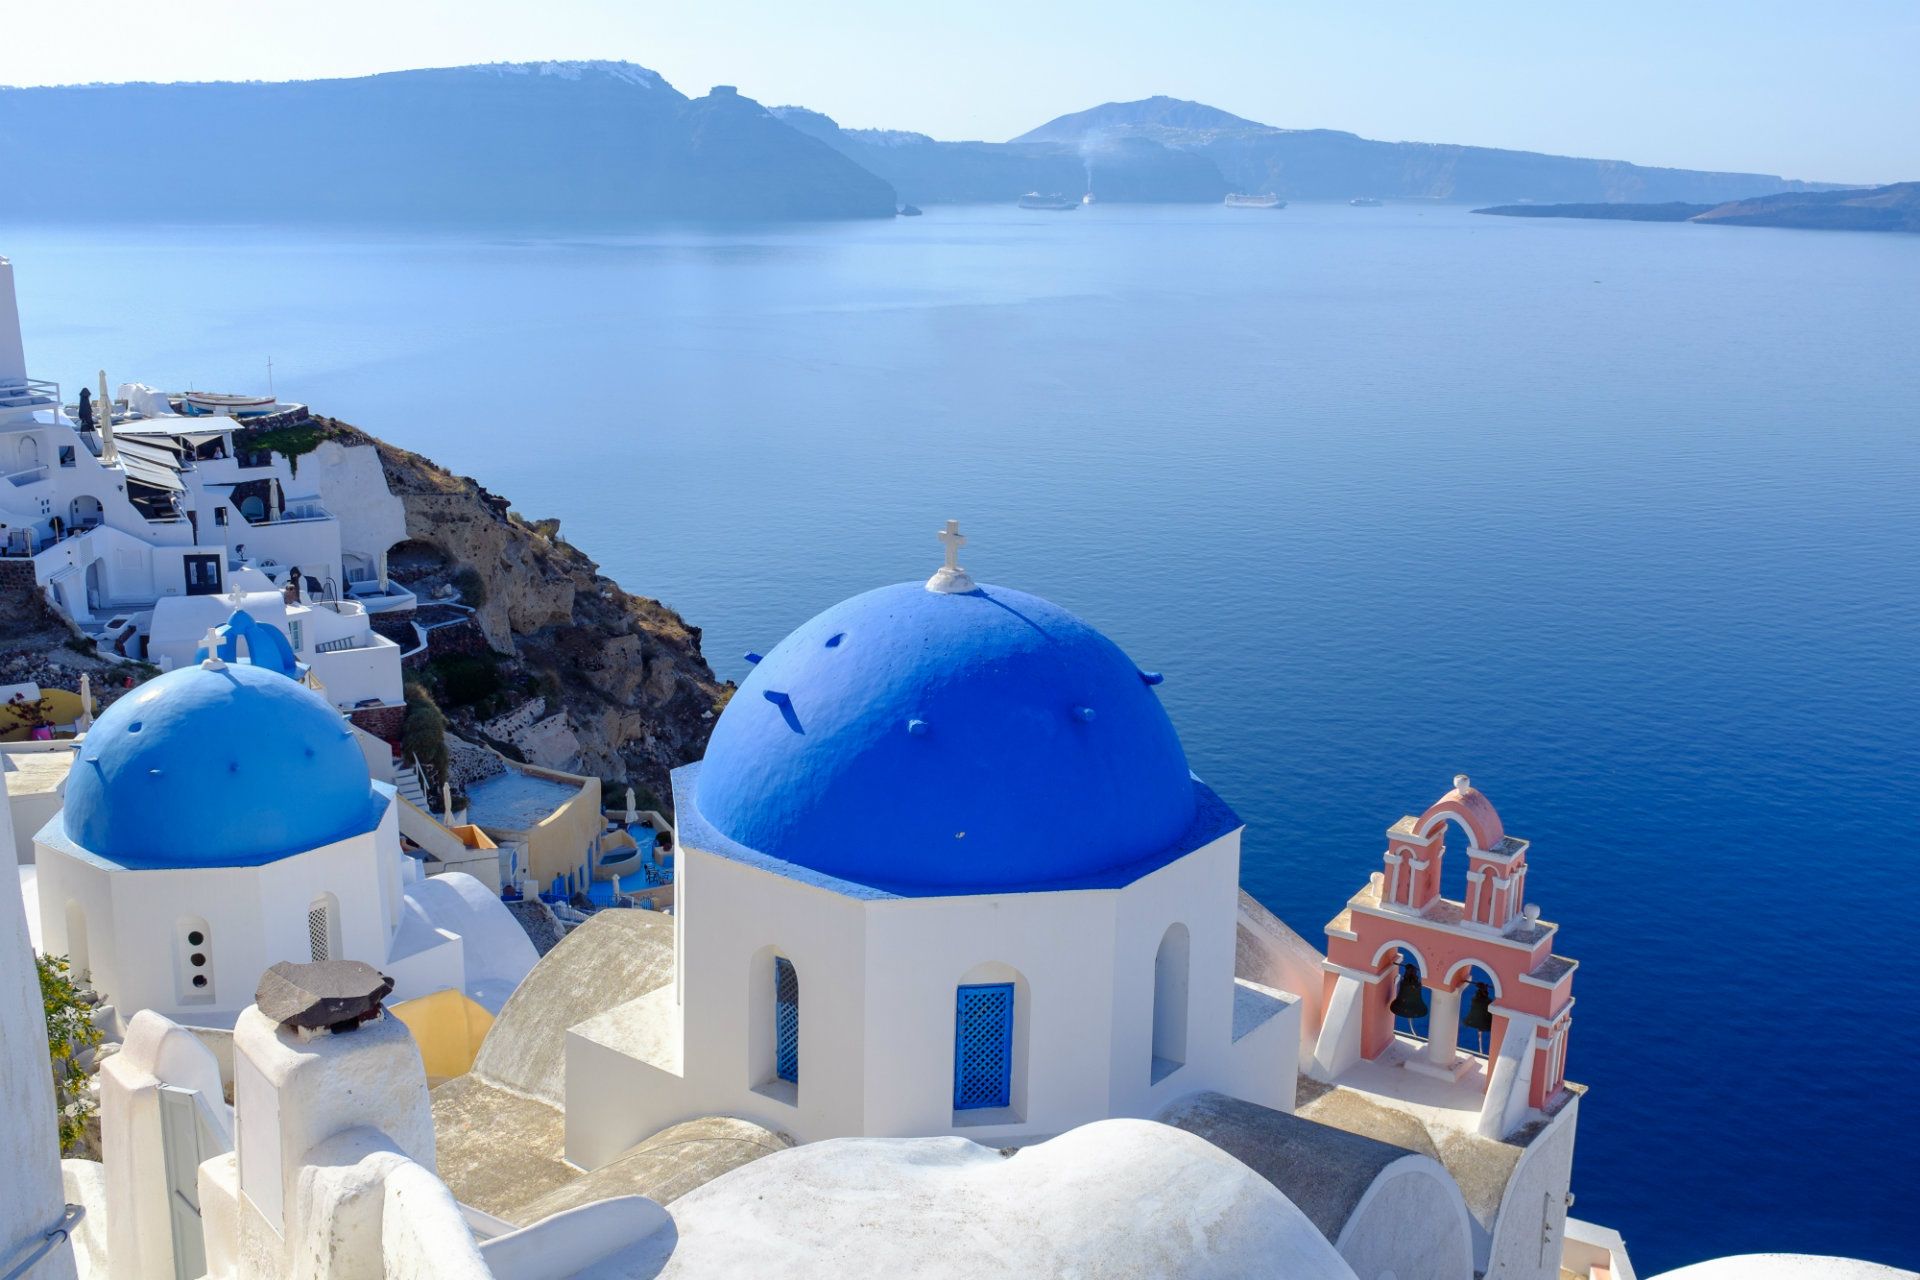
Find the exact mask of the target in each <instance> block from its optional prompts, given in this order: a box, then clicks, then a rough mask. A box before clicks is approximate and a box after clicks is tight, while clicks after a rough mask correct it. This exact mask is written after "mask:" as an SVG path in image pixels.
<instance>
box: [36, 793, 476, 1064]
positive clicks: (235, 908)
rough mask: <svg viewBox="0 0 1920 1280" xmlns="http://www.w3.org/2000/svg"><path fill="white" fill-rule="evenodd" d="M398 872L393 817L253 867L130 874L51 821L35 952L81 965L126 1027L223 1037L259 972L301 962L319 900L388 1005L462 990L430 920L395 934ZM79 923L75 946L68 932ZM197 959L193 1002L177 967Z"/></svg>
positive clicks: (344, 948)
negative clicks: (192, 937) (197, 938)
mask: <svg viewBox="0 0 1920 1280" xmlns="http://www.w3.org/2000/svg"><path fill="white" fill-rule="evenodd" d="M399 859H400V854H399V829H398V820H397V817H396V815H395V813H394V811H393V806H392V805H391V804H390V805H389V806H388V809H387V812H386V814H385V815H384V816H383V817H382V819H381V821H380V824H379V826H377V827H376V828H375V829H374V830H373V831H372V832H370V833H368V834H366V835H363V836H355V837H352V838H351V839H347V840H341V841H338V842H336V843H334V844H330V845H323V846H322V847H320V848H318V849H313V850H309V851H308V852H306V853H301V854H295V855H293V856H291V857H286V858H281V859H279V860H277V861H275V862H269V863H266V864H265V865H263V866H258V867H200V868H192V869H168V870H153V871H133V870H127V869H123V868H119V867H116V866H113V865H112V864H108V863H105V862H102V861H101V860H99V859H96V858H94V857H92V856H91V855H88V854H86V853H85V852H84V851H81V850H78V849H76V848H75V847H74V846H72V845H71V844H69V843H68V842H67V841H66V840H65V838H64V835H63V834H62V833H61V831H60V829H59V824H58V822H57V821H56V822H54V823H50V824H49V825H48V827H47V828H46V829H44V830H43V831H42V832H41V834H40V837H39V840H38V862H39V873H38V882H39V898H40V927H41V941H42V946H43V947H44V948H45V949H46V950H47V951H48V952H50V953H52V954H55V955H62V954H65V955H74V956H75V957H76V963H78V962H79V961H80V959H81V958H82V957H84V964H85V968H86V970H87V971H88V972H89V974H90V975H91V977H92V980H93V983H94V986H95V988H96V989H97V990H99V991H100V992H101V993H102V994H103V995H104V996H105V997H106V998H107V999H108V1000H109V1001H111V1002H112V1003H113V1005H114V1006H115V1008H116V1010H117V1011H118V1014H119V1016H120V1018H121V1020H122V1023H123V1024H124V1022H125V1020H126V1019H129V1018H131V1017H132V1016H133V1015H134V1014H135V1013H136V1012H138V1011H139V1010H141V1009H153V1010H156V1011H158V1012H161V1013H164V1014H165V1015H166V1016H167V1017H169V1018H172V1019H174V1020H175V1021H178V1022H183V1023H187V1024H189V1025H195V1026H231V1025H232V1024H233V1019H234V1017H235V1015H237V1014H238V1013H239V1011H240V1010H241V1009H243V1008H245V1007H246V1006H247V1005H249V1004H250V1003H252V1001H253V993H254V989H255V987H256V986H257V985H258V984H259V981H260V975H261V973H262V972H264V971H265V970H266V968H267V967H268V966H269V965H272V964H274V963H276V962H277V961H281V960H293V961H297V962H304V961H306V960H309V959H311V958H312V953H311V950H310V945H309V938H308V932H307V912H308V909H309V908H310V907H311V906H313V904H314V903H315V902H316V901H317V900H319V899H320V898H322V897H323V896H325V897H328V898H329V899H330V911H331V915H332V921H333V930H334V938H335V940H336V941H337V943H338V950H337V951H336V952H335V955H336V957H338V958H344V959H352V960H364V961H366V962H367V963H369V964H372V965H374V966H376V967H379V968H384V969H387V970H388V971H389V972H391V973H392V976H393V977H394V978H395V979H396V982H397V983H398V984H399V985H398V986H396V989H395V992H394V996H393V998H394V999H395V1000H404V999H409V998H411V997H413V996H419V995H427V994H429V993H430V992H432V991H436V990H439V989H441V988H442V987H445V986H459V985H461V974H462V962H461V957H460V949H459V941H458V939H449V938H446V937H443V936H441V935H439V934H438V933H436V932H435V930H434V926H433V925H432V923H431V922H430V921H424V920H420V921H416V922H415V923H416V927H415V928H414V929H412V930H403V929H402V928H401V925H402V923H403V911H402V890H401V884H400V867H399ZM74 908H77V909H78V912H79V915H75V914H74V913H73V909H74ZM82 919H83V920H84V923H85V927H86V938H85V940H84V941H82V940H80V939H78V938H76V937H73V936H70V932H69V922H70V921H72V922H74V923H79V922H80V921H81V920H82ZM189 921H199V922H204V923H205V926H206V927H205V929H204V930H202V932H203V934H204V935H205V936H204V940H203V943H202V945H201V946H200V947H198V948H188V947H187V946H186V945H185V943H184V942H183V940H182V939H183V936H184V933H185V930H186V929H187V927H189V926H188V924H187V923H186V922H189ZM196 950H197V951H198V953H199V954H202V955H204V956H206V957H207V964H206V965H205V966H203V967H202V968H201V969H200V970H197V971H198V972H204V973H205V974H206V975H207V976H208V977H209V978H210V984H209V986H208V987H206V988H202V989H200V990H199V991H195V989H193V988H192V987H191V985H190V984H189V982H188V978H189V976H190V974H191V973H192V972H195V971H196V970H192V969H190V968H189V967H188V966H187V965H186V961H185V957H186V956H187V955H189V954H191V953H192V952H193V951H196ZM195 997H197V998H195Z"/></svg>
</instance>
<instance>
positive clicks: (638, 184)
mask: <svg viewBox="0 0 1920 1280" xmlns="http://www.w3.org/2000/svg"><path fill="white" fill-rule="evenodd" d="M0 166H4V167H5V170H6V171H8V172H11V173H15V174H22V173H35V174H42V175H46V177H47V181H45V182H20V181H8V182H5V183H0V212H7V213H15V214H33V213H42V214H44V213H46V212H47V211H49V210H50V209H57V210H58V212H59V213H60V215H61V216H62V217H66V218H76V217H77V218H86V217H103V218H113V217H120V218H153V217H161V218H194V219H210V220H227V221H250V220H263V219H264V220H300V219H307V218H312V219H333V218H389V217H399V218H428V219H434V220H442V221H492V220H498V219H500V218H511V217H542V218H565V217H585V218H607V217H664V218H691V219H701V220H708V219H715V218H721V219H726V218H857V217H891V216H892V215H893V211H894V194H893V192H892V190H891V189H890V188H889V187H888V186H887V184H886V183H885V182H884V181H883V180H881V179H880V178H878V177H875V176H874V175H873V174H872V173H870V172H868V171H867V170H865V169H862V168H861V167H860V166H859V165H857V164H854V163H852V162H851V161H849V160H848V159H847V158H846V157H845V156H844V155H842V154H841V153H840V152H839V151H837V150H835V149H834V148H832V147H830V146H827V145H825V144H824V143H822V142H820V141H819V140H818V139H815V138H810V137H807V136H806V135H804V134H801V133H799V132H797V131H795V130H793V129H789V128H788V127H786V126H785V125H783V124H781V123H780V122H779V121H778V120H776V119H775V118H774V117H773V116H772V115H770V114H769V113H768V112H767V111H766V109H765V108H763V107H762V106H761V105H760V104H759V103H757V102H754V101H753V100H752V99H750V98H745V97H742V96H740V95H739V94H737V93H736V92H734V91H733V90H732V89H731V88H729V87H726V86H721V87H719V88H717V89H716V90H715V91H714V92H713V93H710V94H709V95H708V96H706V97H704V98H691V99H690V98H688V97H687V96H686V95H685V94H682V93H680V92H679V91H678V90H676V89H675V88H673V86H672V85H670V84H668V83H667V82H666V80H665V79H663V78H662V77H661V76H659V75H658V74H657V73H656V72H653V71H650V70H648V69H647V68H645V67H639V66H635V65H633V64H631V63H622V62H592V61H584V62H542V63H502V64H493V65H487V66H472V67H447V68H436V69H432V70H424V71H396V72H388V73H385V74H382V75H376V76H365V77H360V78H357V79H350V80H306V81H292V82H276V83H263V82H245V83H210V84H126V85H85V86H75V87H65V88H50V89H0ZM102 177H105V178H106V179H107V181H105V182H104V183H103V182H102V181H101V178H102ZM56 192H57V193H58V194H57V195H56Z"/></svg>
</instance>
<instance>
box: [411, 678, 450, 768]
mask: <svg viewBox="0 0 1920 1280" xmlns="http://www.w3.org/2000/svg"><path fill="white" fill-rule="evenodd" d="M406 693H407V722H406V725H405V727H404V728H402V729H401V731H400V749H401V751H402V753H403V754H404V755H405V756H406V757H407V758H408V759H411V760H415V761H418V762H419V764H420V767H421V768H423V769H425V770H426V771H427V784H428V785H429V786H432V787H438V786H439V785H440V783H441V782H442V781H444V780H445V779H446V776H447V765H448V755H447V718H446V716H444V715H442V714H441V712H440V708H439V707H438V706H437V705H435V703H434V701H433V698H432V696H431V695H429V694H428V693H427V690H426V687H425V686H424V685H420V684H414V683H409V684H408V685H407V687H406Z"/></svg>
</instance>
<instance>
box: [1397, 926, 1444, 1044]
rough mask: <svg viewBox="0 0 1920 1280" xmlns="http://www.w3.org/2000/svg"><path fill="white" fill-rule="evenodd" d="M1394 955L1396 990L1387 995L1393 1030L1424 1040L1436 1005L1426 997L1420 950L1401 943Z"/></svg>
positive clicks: (1398, 1033)
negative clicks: (1428, 1022) (1402, 945)
mask: <svg viewBox="0 0 1920 1280" xmlns="http://www.w3.org/2000/svg"><path fill="white" fill-rule="evenodd" d="M1395 957H1396V958H1395V960H1394V963H1395V965H1396V966H1397V972H1396V973H1395V975H1394V977H1393V978H1391V979H1389V981H1390V982H1391V983H1392V984H1393V994H1392V995H1391V996H1390V997H1388V999H1387V1012H1389V1013H1391V1014H1392V1015H1393V1031H1394V1034H1395V1035H1407V1036H1411V1037H1413V1038H1414V1039H1416V1040H1421V1041H1424V1040H1426V1038H1427V1031H1428V1026H1427V1021H1428V1018H1429V1017H1430V1016H1431V1013H1432V1007H1433V1006H1432V1002H1431V1001H1430V1000H1429V999H1428V998H1427V986H1426V979H1425V977H1424V976H1423V973H1422V965H1421V961H1420V956H1419V953H1417V952H1415V951H1414V950H1413V949H1412V948H1411V947H1401V948H1399V949H1398V950H1397V951H1396V952H1395Z"/></svg>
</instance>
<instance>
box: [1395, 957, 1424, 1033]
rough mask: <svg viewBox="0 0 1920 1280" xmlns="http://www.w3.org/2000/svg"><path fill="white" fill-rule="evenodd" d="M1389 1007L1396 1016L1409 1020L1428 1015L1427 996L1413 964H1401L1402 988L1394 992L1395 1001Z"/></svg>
mask: <svg viewBox="0 0 1920 1280" xmlns="http://www.w3.org/2000/svg"><path fill="white" fill-rule="evenodd" d="M1387 1007H1388V1008H1389V1009H1391V1010H1393V1016H1394V1017H1396V1018H1406V1019H1408V1020H1409V1021H1412V1020H1413V1019H1416V1018H1424V1017H1426V1016H1427V996H1426V993H1425V992H1423V991H1421V990H1420V974H1419V971H1418V970H1416V969H1415V968H1414V967H1413V966H1412V965H1410V964H1403V965H1401V966H1400V989H1399V990H1398V991H1396V992H1394V995H1393V1003H1392V1004H1390V1005H1388V1006H1387Z"/></svg>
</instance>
